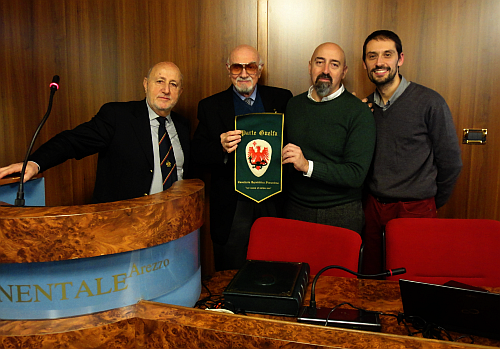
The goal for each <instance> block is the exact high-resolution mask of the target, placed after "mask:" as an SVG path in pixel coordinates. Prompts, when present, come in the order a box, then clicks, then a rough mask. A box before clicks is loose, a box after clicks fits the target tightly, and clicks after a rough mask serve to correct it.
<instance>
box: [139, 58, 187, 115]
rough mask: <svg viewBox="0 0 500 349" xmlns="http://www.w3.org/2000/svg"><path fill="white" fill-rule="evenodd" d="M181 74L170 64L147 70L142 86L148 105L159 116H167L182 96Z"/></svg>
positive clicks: (156, 65) (162, 64) (177, 68)
mask: <svg viewBox="0 0 500 349" xmlns="http://www.w3.org/2000/svg"><path fill="white" fill-rule="evenodd" d="M182 80H183V77H182V73H181V71H180V69H179V67H177V65H175V64H174V63H172V62H160V63H158V64H155V65H154V66H153V67H152V68H151V69H149V72H148V76H147V77H145V78H144V81H143V85H144V91H145V92H146V100H147V102H148V105H149V107H150V108H151V109H153V111H154V112H155V113H156V114H157V115H159V116H167V115H168V114H170V111H171V110H172V108H173V107H174V106H175V105H176V104H177V101H178V100H179V97H180V95H181V94H182Z"/></svg>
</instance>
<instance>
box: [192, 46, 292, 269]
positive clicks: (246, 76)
mask: <svg viewBox="0 0 500 349" xmlns="http://www.w3.org/2000/svg"><path fill="white" fill-rule="evenodd" d="M263 66H264V63H263V61H262V60H261V58H260V55H259V53H258V52H257V50H256V49H255V48H253V47H251V46H248V45H241V46H238V47H236V48H235V49H234V50H233V51H232V52H231V54H230V55H229V58H228V60H227V64H226V69H227V71H228V74H229V78H230V79H231V83H232V85H231V86H230V87H229V88H228V89H227V90H225V91H222V92H219V93H217V94H215V95H213V96H210V97H208V98H205V99H203V100H201V101H200V103H199V104H198V120H199V124H198V127H197V129H196V131H195V134H194V138H193V142H192V148H193V149H192V152H193V159H194V162H195V163H196V164H197V165H199V166H202V167H203V168H204V169H206V170H208V171H209V172H210V174H211V184H210V234H211V237H212V242H213V245H214V257H215V268H216V269H217V270H224V269H238V268H240V267H241V266H242V265H243V263H244V262H245V260H246V252H247V246H248V238H249V235H250V228H251V227H252V224H253V222H254V221H255V220H256V219H257V218H259V217H264V216H277V215H278V214H279V211H280V209H281V207H280V206H281V205H280V201H281V200H280V196H281V195H274V196H272V197H271V198H269V199H267V200H264V201H263V202H261V203H256V202H254V201H252V200H251V199H248V198H246V197H244V196H243V195H241V194H238V193H237V192H236V191H235V190H234V151H235V150H236V148H237V147H238V143H239V142H240V141H241V130H235V129H234V119H235V116H236V115H243V114H250V113H262V112H278V113H284V112H285V108H286V105H287V103H288V100H289V99H290V98H292V93H291V92H290V91H288V90H284V89H281V88H276V87H270V86H264V85H258V84H257V81H258V80H259V78H260V76H261V73H262V68H263Z"/></svg>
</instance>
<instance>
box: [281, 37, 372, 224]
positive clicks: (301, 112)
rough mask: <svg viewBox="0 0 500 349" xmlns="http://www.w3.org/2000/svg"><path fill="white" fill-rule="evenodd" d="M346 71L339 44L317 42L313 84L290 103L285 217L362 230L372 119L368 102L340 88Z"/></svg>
mask: <svg viewBox="0 0 500 349" xmlns="http://www.w3.org/2000/svg"><path fill="white" fill-rule="evenodd" d="M346 73H347V65H346V61H345V55H344V51H343V50H342V48H341V47H340V46H338V45H336V44H334V43H324V44H322V45H320V46H318V47H317V48H316V50H315V51H314V53H313V55H312V58H311V61H310V62H309V74H310V76H311V83H312V86H311V87H310V88H309V91H308V92H304V93H302V94H300V95H298V96H296V97H294V98H292V99H291V100H290V102H289V103H288V106H287V109H286V113H285V132H286V140H287V141H288V142H289V143H288V144H287V145H286V146H285V147H284V148H283V164H290V165H288V167H289V168H287V169H285V170H286V176H287V177H286V180H287V182H288V183H287V185H288V203H287V208H286V217H287V218H291V219H298V220H303V221H308V222H313V223H321V224H328V225H333V226H338V227H343V228H348V229H351V230H354V231H356V232H358V233H360V234H361V230H362V228H363V224H364V214H363V209H362V205H361V187H362V185H363V182H364V180H365V177H366V174H367V172H368V169H369V167H370V162H371V160H372V155H373V150H374V146H375V123H374V120H373V116H372V114H371V111H370V109H369V108H368V106H367V105H366V104H364V103H362V102H361V101H360V100H359V99H358V98H356V97H355V96H353V95H352V94H351V93H349V92H348V91H347V90H346V89H345V88H344V85H343V84H342V79H343V78H344V77H345V75H346Z"/></svg>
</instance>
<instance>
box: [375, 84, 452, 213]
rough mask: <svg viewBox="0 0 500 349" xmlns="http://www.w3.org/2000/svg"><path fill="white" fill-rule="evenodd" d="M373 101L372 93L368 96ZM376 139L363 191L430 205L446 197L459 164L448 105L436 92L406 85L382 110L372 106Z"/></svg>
mask: <svg viewBox="0 0 500 349" xmlns="http://www.w3.org/2000/svg"><path fill="white" fill-rule="evenodd" d="M368 99H369V101H373V94H372V95H370V96H369V97H368ZM373 116H374V118H375V123H376V127H377V142H376V146H375V154H374V158H373V162H372V166H371V169H370V172H369V174H368V177H367V184H368V188H369V191H370V192H371V194H372V195H374V196H376V197H384V198H393V199H414V200H422V199H427V198H430V197H435V199H436V207H438V208H439V207H441V206H443V205H444V204H445V203H446V201H447V200H448V199H449V197H450V195H451V193H452V191H453V187H454V185H455V182H456V181H457V179H458V176H459V174H460V170H461V168H462V160H461V156H460V147H459V144H458V139H457V134H456V130H455V126H454V124H453V118H452V116H451V113H450V109H449V108H448V105H447V104H446V101H445V100H444V98H443V97H441V95H439V94H438V93H437V92H435V91H433V90H431V89H429V88H427V87H424V86H422V85H419V84H416V83H413V82H412V83H411V84H410V85H409V86H408V87H407V88H406V90H405V91H404V92H403V94H402V95H401V96H400V97H399V98H398V99H397V100H396V101H395V102H394V103H393V104H392V105H391V107H390V108H389V109H387V110H386V111H383V110H382V108H380V107H379V106H377V105H376V104H374V111H373Z"/></svg>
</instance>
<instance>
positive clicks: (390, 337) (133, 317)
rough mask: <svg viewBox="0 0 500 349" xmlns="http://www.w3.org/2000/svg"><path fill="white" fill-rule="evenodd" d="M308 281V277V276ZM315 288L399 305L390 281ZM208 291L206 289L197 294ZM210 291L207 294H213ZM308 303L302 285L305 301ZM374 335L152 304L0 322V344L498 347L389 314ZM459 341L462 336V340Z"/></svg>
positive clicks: (325, 282)
mask: <svg viewBox="0 0 500 349" xmlns="http://www.w3.org/2000/svg"><path fill="white" fill-rule="evenodd" d="M234 274H235V271H232V270H231V271H224V272H218V273H216V275H214V276H213V277H212V278H211V279H210V280H206V281H205V284H206V286H207V288H208V289H209V290H210V291H211V292H212V294H213V295H220V294H221V292H222V290H223V289H224V287H225V286H226V285H227V284H228V282H229V281H230V280H231V279H232V277H233V276H234ZM310 281H311V280H310ZM319 281H320V282H319V283H318V285H317V288H316V295H317V297H316V300H317V301H318V305H321V306H327V307H333V306H335V305H337V304H339V303H341V302H346V301H349V302H350V303H352V304H353V305H355V306H358V307H362V308H365V309H371V310H377V311H382V312H384V313H394V314H397V313H398V312H400V311H402V303H401V298H400V295H399V286H398V284H397V282H395V281H379V280H362V279H353V278H341V277H333V276H325V277H324V278H321V279H320V280H319ZM206 296H208V293H207V292H204V293H203V294H202V297H201V298H204V297H206ZM215 298H217V297H214V299H215ZM308 301H309V291H308V292H307V293H306V300H305V302H308ZM382 320H383V321H382V331H383V332H382V333H379V332H366V331H359V330H350V329H342V328H336V327H326V328H325V327H322V326H313V325H308V324H302V323H297V322H296V319H295V318H289V317H288V318H285V317H273V316H268V315H258V314H248V316H243V315H230V314H224V313H218V312H212V311H206V310H201V309H193V308H186V307H179V306H172V305H167V304H159V303H154V302H147V301H141V302H139V303H137V304H135V305H131V306H128V307H124V308H120V309H114V310H109V311H104V312H101V313H98V314H91V315H83V316H78V317H71V318H64V319H56V320H41V321H40V320H38V321H1V320H0V348H1V347H5V348H12V347H22V348H42V347H53V346H55V345H56V344H57V345H59V346H65V347H68V348H81V347H93V348H117V347H120V348H130V349H135V348H304V349H306V348H307V349H310V348H332V349H333V348H359V349H365V348H370V349H371V348H391V349H392V348H398V349H407V348H415V349H417V348H418V349H422V348H429V349H445V348H453V349H467V348H490V346H496V347H498V346H500V341H495V340H488V339H486V338H484V339H481V340H480V339H479V338H477V341H476V343H477V344H473V345H471V344H466V343H464V342H448V341H439V340H433V339H425V338H421V337H410V336H408V335H406V334H405V329H404V327H403V325H399V324H397V321H396V320H395V319H393V318H388V317H383V318H382ZM466 340H467V339H464V341H466Z"/></svg>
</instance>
